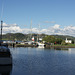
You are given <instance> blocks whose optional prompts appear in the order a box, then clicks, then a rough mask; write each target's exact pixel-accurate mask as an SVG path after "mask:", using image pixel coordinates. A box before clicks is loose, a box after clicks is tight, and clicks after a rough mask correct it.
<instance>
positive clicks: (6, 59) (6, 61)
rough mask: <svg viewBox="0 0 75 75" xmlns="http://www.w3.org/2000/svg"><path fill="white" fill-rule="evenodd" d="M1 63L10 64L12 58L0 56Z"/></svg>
mask: <svg viewBox="0 0 75 75" xmlns="http://www.w3.org/2000/svg"><path fill="white" fill-rule="evenodd" d="M1 65H12V58H0V66H1Z"/></svg>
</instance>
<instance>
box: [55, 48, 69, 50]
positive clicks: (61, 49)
mask: <svg viewBox="0 0 75 75" xmlns="http://www.w3.org/2000/svg"><path fill="white" fill-rule="evenodd" d="M54 49H55V50H69V49H68V48H54Z"/></svg>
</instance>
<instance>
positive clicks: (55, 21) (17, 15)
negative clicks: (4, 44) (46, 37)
mask: <svg viewBox="0 0 75 75" xmlns="http://www.w3.org/2000/svg"><path fill="white" fill-rule="evenodd" d="M2 4H3V16H2V20H3V21H4V23H6V24H18V26H19V27H20V28H21V29H23V28H30V23H31V19H32V27H33V28H38V24H40V29H49V28H52V26H55V25H57V27H59V26H60V27H59V28H60V29H64V28H65V27H68V26H73V28H74V26H75V0H0V14H1V11H2ZM0 20H1V18H0ZM24 25H25V26H24Z"/></svg>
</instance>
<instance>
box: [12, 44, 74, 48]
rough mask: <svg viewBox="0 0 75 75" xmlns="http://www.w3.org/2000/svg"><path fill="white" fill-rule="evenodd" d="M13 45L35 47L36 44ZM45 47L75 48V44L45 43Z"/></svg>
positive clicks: (16, 45)
mask: <svg viewBox="0 0 75 75" xmlns="http://www.w3.org/2000/svg"><path fill="white" fill-rule="evenodd" d="M12 46H13V45H12ZM14 47H37V45H28V44H24V45H23V44H15V45H14ZM45 48H75V45H46V46H45Z"/></svg>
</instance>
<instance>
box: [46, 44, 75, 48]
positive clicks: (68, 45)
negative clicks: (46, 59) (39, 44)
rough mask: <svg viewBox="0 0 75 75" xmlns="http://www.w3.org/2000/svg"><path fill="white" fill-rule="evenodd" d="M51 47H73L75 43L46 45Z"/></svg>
mask: <svg viewBox="0 0 75 75" xmlns="http://www.w3.org/2000/svg"><path fill="white" fill-rule="evenodd" d="M51 47H56V48H75V44H67V45H61V44H56V45H46V48H51Z"/></svg>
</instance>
